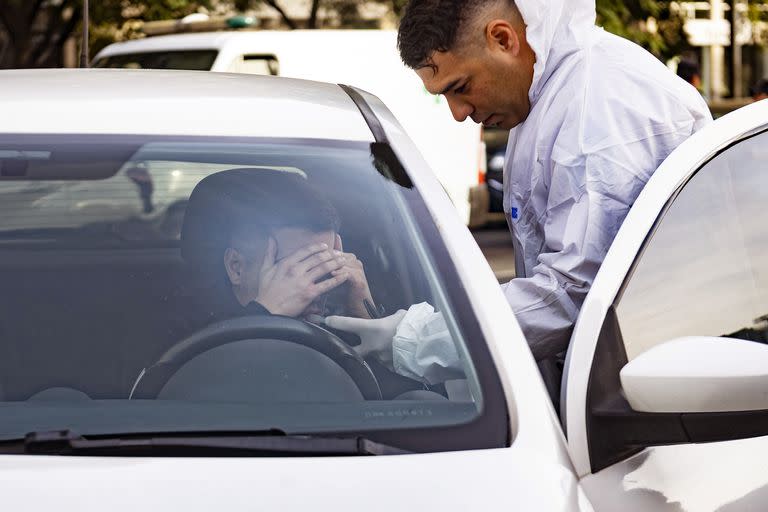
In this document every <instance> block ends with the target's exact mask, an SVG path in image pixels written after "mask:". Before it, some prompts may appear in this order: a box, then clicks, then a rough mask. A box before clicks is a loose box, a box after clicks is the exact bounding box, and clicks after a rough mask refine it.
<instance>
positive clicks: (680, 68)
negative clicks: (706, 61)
mask: <svg viewBox="0 0 768 512" xmlns="http://www.w3.org/2000/svg"><path fill="white" fill-rule="evenodd" d="M696 75H699V76H701V75H700V72H699V63H698V62H696V61H695V60H693V59H682V60H681V61H680V63H678V65H677V76H679V77H680V78H682V79H683V80H685V81H686V82H688V83H689V84H691V83H693V77H695V76H696Z"/></svg>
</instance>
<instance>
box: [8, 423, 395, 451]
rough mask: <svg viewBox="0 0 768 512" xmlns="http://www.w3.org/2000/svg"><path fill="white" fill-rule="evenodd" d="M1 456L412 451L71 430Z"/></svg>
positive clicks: (40, 435) (347, 443) (289, 439)
mask: <svg viewBox="0 0 768 512" xmlns="http://www.w3.org/2000/svg"><path fill="white" fill-rule="evenodd" d="M0 453H24V454H34V455H99V456H120V457H125V456H138V457H141V456H154V457H157V456H172V457H189V456H194V457H205V456H217V457H242V456H261V457H300V456H310V457H331V456H343V455H400V454H405V453H410V452H408V451H406V450H402V449H400V448H396V447H394V446H388V445H385V444H381V443H377V442H376V441H372V440H370V439H366V438H363V437H324V436H318V435H312V436H308V435H301V436H298V435H286V433H285V432H283V431H281V430H278V429H272V430H265V431H259V432H253V433H248V434H245V435H240V434H235V435H232V434H222V433H205V432H202V433H198V432H196V433H190V434H184V433H173V434H171V435H166V434H153V435H133V434H132V435H126V436H120V437H112V436H110V437H103V436H88V437H87V438H86V437H84V436H81V435H78V434H76V433H74V432H72V431H70V430H60V431H54V432H32V433H29V434H27V435H26V437H25V438H24V439H18V440H14V441H2V442H0Z"/></svg>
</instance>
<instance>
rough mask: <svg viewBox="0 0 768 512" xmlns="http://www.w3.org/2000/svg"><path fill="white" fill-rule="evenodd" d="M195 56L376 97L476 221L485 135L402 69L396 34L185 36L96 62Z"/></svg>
mask: <svg viewBox="0 0 768 512" xmlns="http://www.w3.org/2000/svg"><path fill="white" fill-rule="evenodd" d="M195 49H197V50H205V49H216V50H218V51H219V54H218V56H217V57H216V60H215V61H214V63H213V65H212V66H211V71H219V72H227V71H232V70H233V69H236V66H235V63H236V62H237V61H238V59H239V58H240V57H241V56H243V55H249V54H268V55H274V56H275V57H276V58H277V60H278V62H279V66H280V73H279V74H280V75H281V76H286V77H292V78H301V79H308V80H318V81H322V82H330V83H338V84H347V85H352V86H355V87H359V88H361V89H363V90H366V91H369V92H371V93H372V94H375V95H376V96H378V97H379V98H381V100H382V101H383V102H384V103H385V104H386V105H387V106H388V108H389V109H390V110H392V112H393V113H394V115H395V116H396V117H397V119H398V120H399V121H400V123H401V124H402V126H403V127H404V128H405V131H406V132H407V133H408V135H409V136H410V137H411V138H412V139H413V141H414V143H415V144H416V147H418V148H419V151H421V153H422V154H423V155H424V158H425V159H426V161H427V162H428V163H429V165H430V167H431V168H432V169H433V170H434V172H435V173H436V174H437V176H438V178H439V179H440V181H441V183H442V184H443V186H444V187H445V189H446V190H447V191H448V195H449V196H450V197H451V199H452V201H453V203H454V205H455V207H456V208H457V210H458V211H459V216H460V217H461V218H462V220H463V222H464V223H465V224H466V223H467V222H468V221H469V215H470V205H469V190H470V188H471V187H473V186H476V185H477V184H478V171H479V170H480V167H481V164H482V163H483V162H484V159H485V146H484V144H483V143H482V133H481V127H480V125H478V124H475V123H473V122H472V121H470V120H468V121H465V122H463V123H457V122H456V121H454V119H453V117H452V115H451V112H450V110H449V109H448V106H447V104H446V103H445V100H444V99H443V98H442V97H439V96H432V95H431V94H429V93H428V92H427V91H426V90H425V89H424V86H423V85H422V83H421V80H420V79H419V77H418V76H417V75H416V73H414V72H413V71H412V70H410V69H408V68H407V67H405V66H404V65H403V63H402V62H401V61H400V57H399V54H398V52H397V32H396V31H394V30H291V31H284V30H283V31H270V30H260V31H249V32H209V33H198V34H177V35H168V36H158V37H148V38H144V39H137V40H134V41H125V42H122V43H115V44H112V45H109V46H107V47H106V48H104V49H103V50H102V51H101V52H99V54H98V55H96V57H95V58H94V60H98V59H99V58H102V57H108V56H112V55H120V54H126V53H136V52H163V51H173V50H179V51H180V50H195ZM329 56H332V58H329ZM481 159H482V161H481ZM483 168H484V166H483Z"/></svg>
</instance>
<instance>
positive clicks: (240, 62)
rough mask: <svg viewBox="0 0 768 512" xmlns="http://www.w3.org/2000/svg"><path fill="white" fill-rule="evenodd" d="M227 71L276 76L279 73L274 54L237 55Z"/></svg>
mask: <svg viewBox="0 0 768 512" xmlns="http://www.w3.org/2000/svg"><path fill="white" fill-rule="evenodd" d="M228 71H230V72H232V73H247V74H250V75H267V76H277V75H279V74H280V63H279V62H278V60H277V57H275V56H274V55H258V54H257V55H239V56H238V57H237V58H235V60H234V61H233V62H232V64H231V65H230V66H229V70H228Z"/></svg>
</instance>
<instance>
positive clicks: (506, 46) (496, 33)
mask: <svg viewBox="0 0 768 512" xmlns="http://www.w3.org/2000/svg"><path fill="white" fill-rule="evenodd" d="M485 39H486V43H487V44H488V48H490V49H492V50H494V49H495V50H502V51H504V52H509V53H510V54H511V55H512V56H513V57H517V55H518V54H519V53H520V37H519V35H518V33H517V32H516V31H515V28H514V27H513V26H512V25H511V24H510V23H509V22H508V21H507V20H504V19H496V20H492V21H490V22H489V23H488V25H486V26H485Z"/></svg>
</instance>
